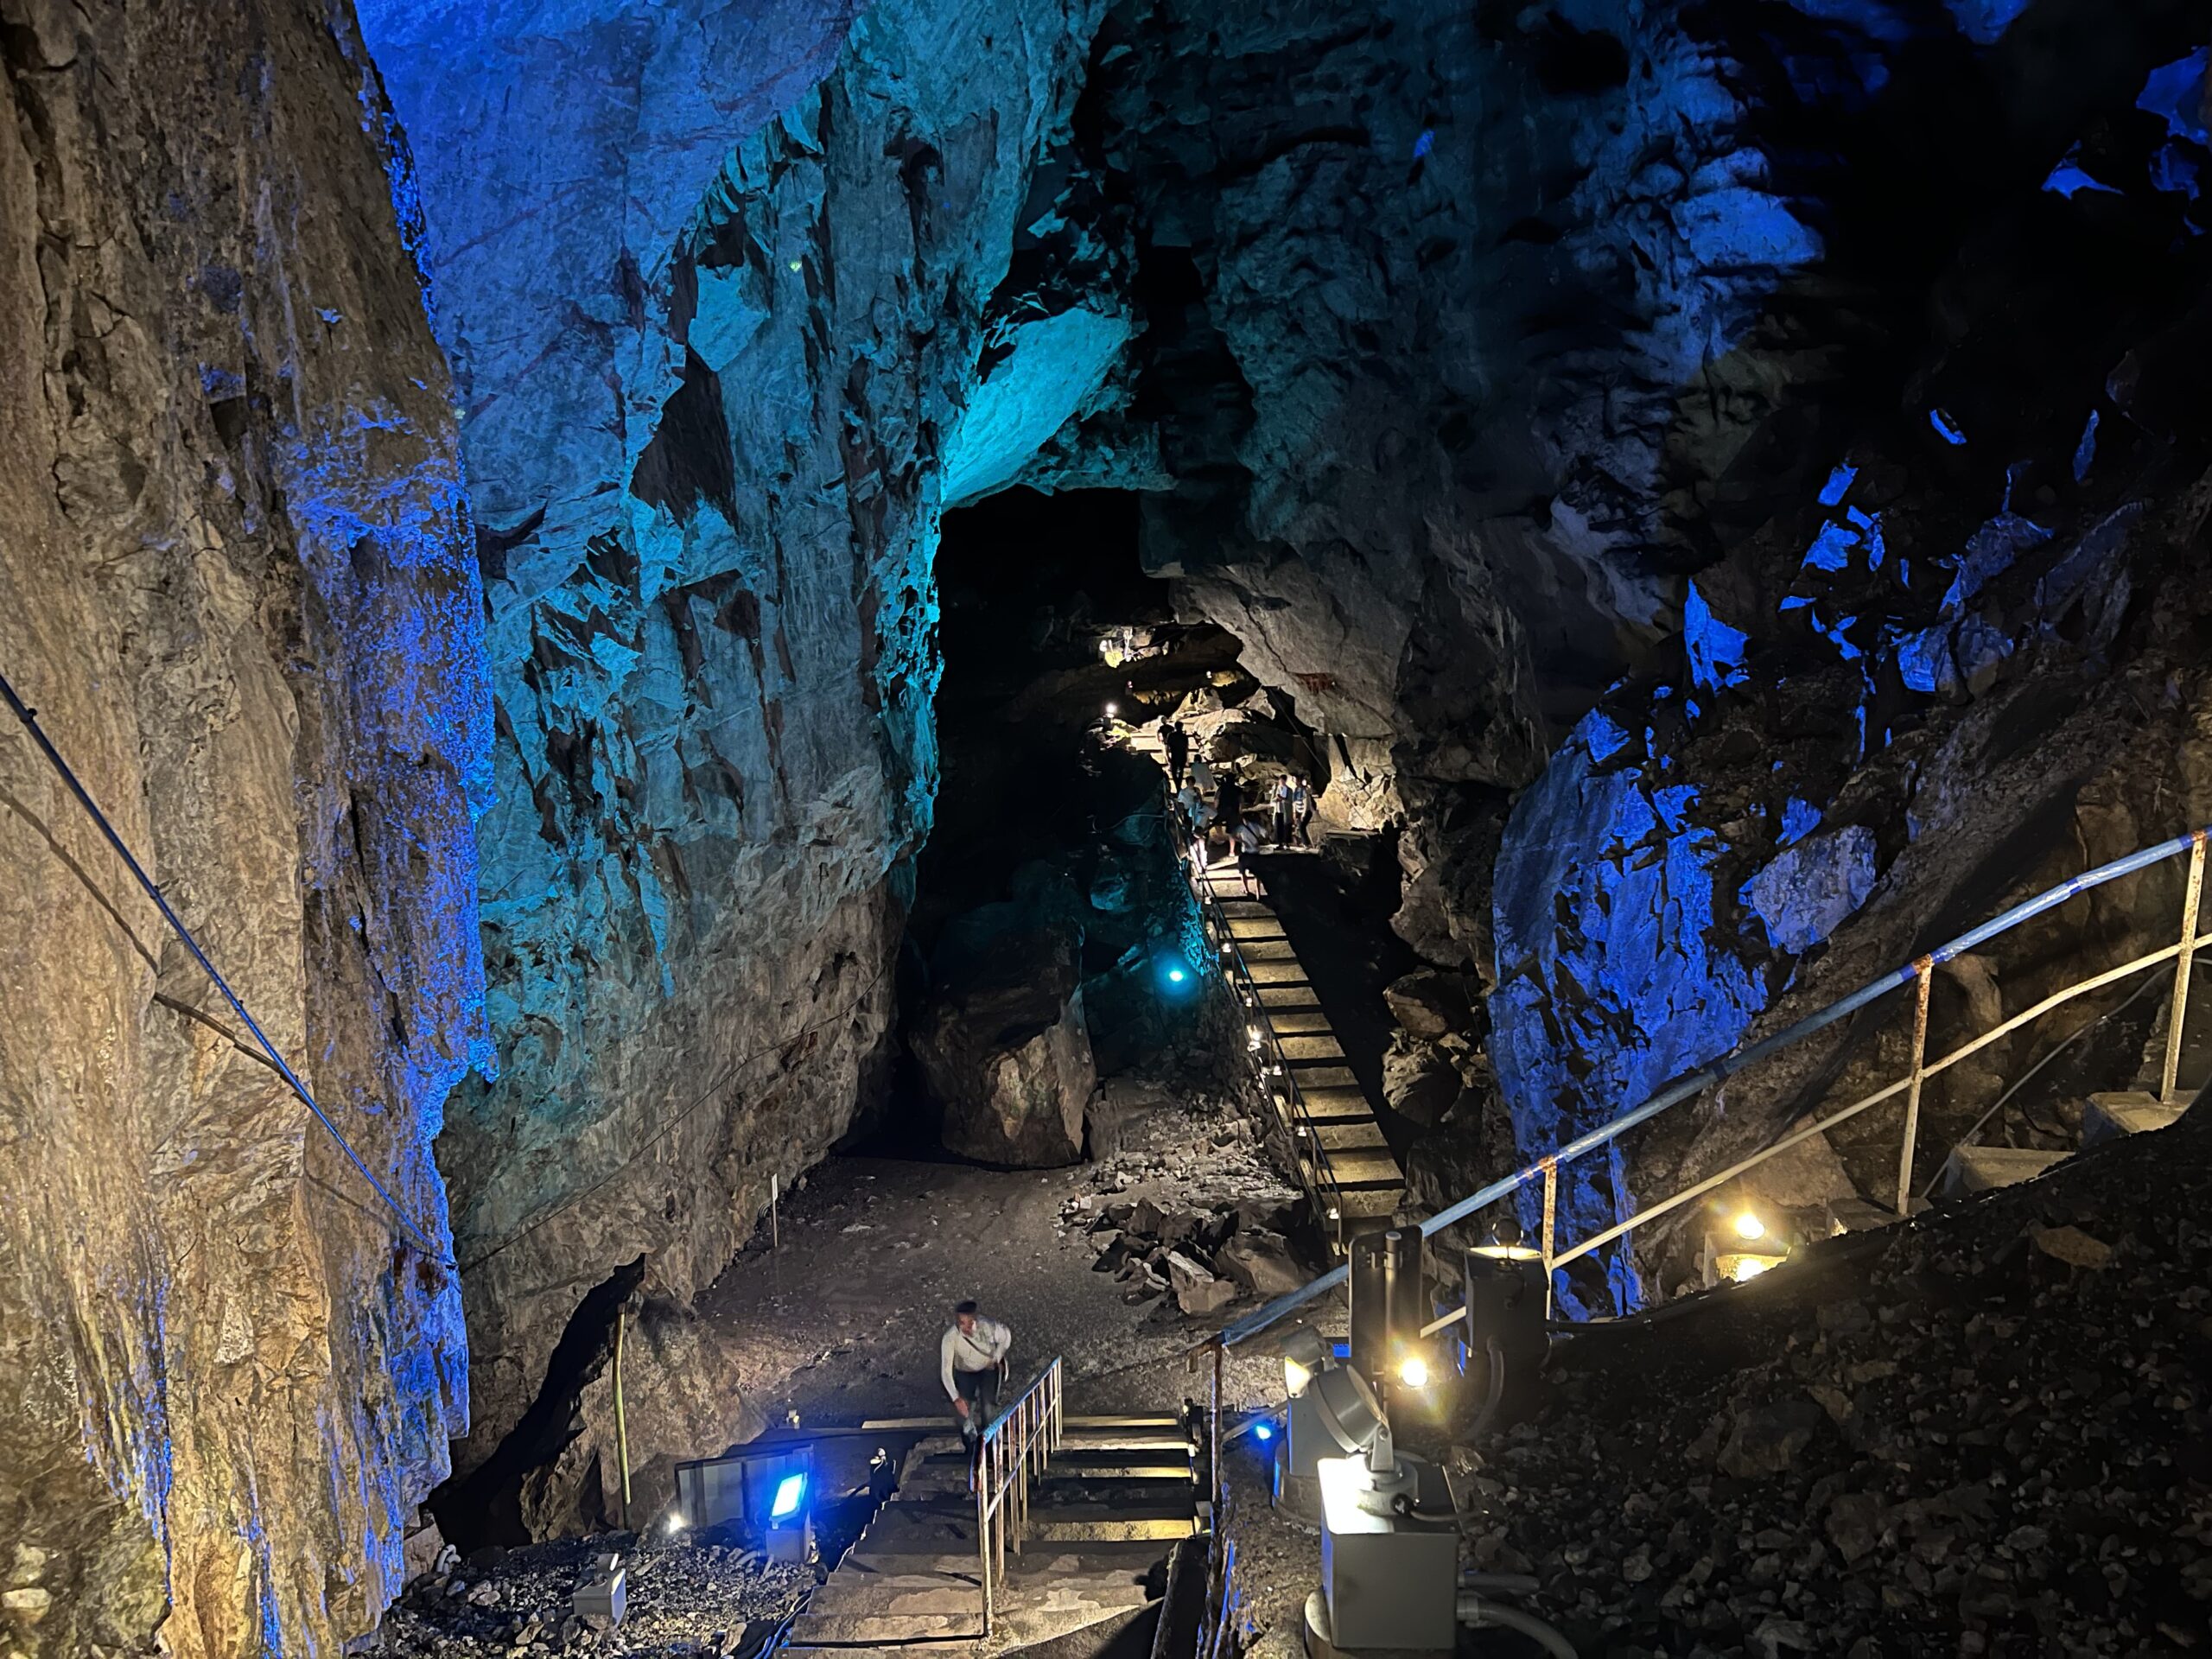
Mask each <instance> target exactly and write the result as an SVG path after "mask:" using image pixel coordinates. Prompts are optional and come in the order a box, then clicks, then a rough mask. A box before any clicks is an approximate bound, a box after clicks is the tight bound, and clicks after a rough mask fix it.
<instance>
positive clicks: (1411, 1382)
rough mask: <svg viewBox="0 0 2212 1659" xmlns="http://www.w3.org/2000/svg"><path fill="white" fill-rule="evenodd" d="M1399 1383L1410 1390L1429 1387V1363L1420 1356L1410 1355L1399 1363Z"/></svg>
mask: <svg viewBox="0 0 2212 1659" xmlns="http://www.w3.org/2000/svg"><path fill="white" fill-rule="evenodd" d="M1398 1381H1399V1382H1401V1383H1404V1384H1405V1385H1406V1386H1407V1387H1408V1388H1409V1389H1425V1388H1427V1386H1428V1362H1427V1360H1425V1359H1423V1358H1422V1357H1421V1356H1420V1355H1419V1354H1408V1355H1407V1356H1406V1357H1404V1358H1403V1359H1402V1360H1400V1361H1399V1362H1398Z"/></svg>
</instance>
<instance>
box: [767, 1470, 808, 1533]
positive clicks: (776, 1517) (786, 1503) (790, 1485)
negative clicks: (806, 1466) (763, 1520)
mask: <svg viewBox="0 0 2212 1659" xmlns="http://www.w3.org/2000/svg"><path fill="white" fill-rule="evenodd" d="M804 1497H806V1476H805V1475H804V1473H800V1474H796V1475H785V1477H784V1478H783V1479H782V1480H781V1481H780V1482H779V1483H778V1484H777V1487H776V1500H775V1502H774V1503H771V1504H770V1505H769V1506H768V1520H769V1523H770V1524H771V1525H773V1524H774V1523H775V1522H779V1521H788V1520H789V1519H791V1516H795V1515H797V1514H798V1506H799V1503H800V1501H801V1500H802V1499H804Z"/></svg>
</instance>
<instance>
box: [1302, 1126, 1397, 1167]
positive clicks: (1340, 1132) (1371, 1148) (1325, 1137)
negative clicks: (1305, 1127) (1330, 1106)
mask: <svg viewBox="0 0 2212 1659" xmlns="http://www.w3.org/2000/svg"><path fill="white" fill-rule="evenodd" d="M1313 1139H1314V1140H1315V1141H1317V1142H1319V1145H1320V1147H1321V1150H1322V1151H1323V1152H1325V1153H1326V1154H1329V1155H1330V1160H1331V1161H1332V1162H1333V1161H1335V1159H1336V1156H1337V1154H1340V1153H1346V1152H1388V1151H1389V1147H1390V1143H1389V1141H1386V1140H1384V1139H1383V1126H1382V1125H1381V1124H1380V1123H1377V1122H1376V1121H1375V1120H1374V1119H1373V1118H1371V1117H1369V1118H1363V1119H1359V1120H1357V1121H1354V1120H1349V1119H1347V1120H1346V1121H1344V1122H1323V1123H1316V1124H1315V1125H1314V1128H1313Z"/></svg>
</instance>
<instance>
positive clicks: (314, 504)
mask: <svg viewBox="0 0 2212 1659" xmlns="http://www.w3.org/2000/svg"><path fill="white" fill-rule="evenodd" d="M412 189H413V180H412V175H411V172H410V162H409V160H408V157H407V155H406V152H405V149H404V145H403V144H402V143H400V142H399V139H398V137H397V131H396V130H395V129H394V128H393V126H392V124H391V117H390V111H389V110H388V108H387V106H386V105H385V100H384V98H383V95H382V92H381V88H380V86H379V85H378V79H377V76H376V72H375V70H374V68H373V67H372V65H371V64H370V61H369V59H368V54H367V53H366V52H365V49H364V48H363V45H362V42H361V40H360V38H359V35H358V34H357V33H356V31H355V29H354V28H353V23H352V15H351V10H350V9H349V8H346V7H343V6H339V7H327V6H322V5H308V4H296V3H289V0H269V3H251V4H243V5H234V6H224V7H218V8H213V9H203V8H197V7H192V8H153V9H148V8H137V7H112V6H97V7H89V8H79V7H76V6H72V5H57V4H50V3H44V0H9V3H7V4H5V5H0V409H4V410H5V411H6V413H5V418H4V426H5V435H4V437H0V594H4V595H5V601H4V603H0V671H4V673H5V674H6V675H7V677H8V679H9V681H10V683H11V684H12V685H13V686H14V688H15V689H16V692H17V693H18V694H19V695H20V696H22V698H23V699H24V700H25V701H26V702H29V704H31V705H32V706H34V707H35V709H37V711H38V715H39V718H40V720H41V722H42V724H43V726H44V728H45V729H46V730H47V732H48V734H49V735H50V737H51V738H52V740H53V741H54V743H55V744H56V745H57V746H58V747H60V750H61V752H62V753H64V755H65V756H66V757H67V759H68V760H69V761H70V762H71V763H72V765H73V766H74V767H75V769H76V770H77V772H78V773H79V777H80V778H81V779H82V781H83V784H84V786H85V787H86V789H87V790H88V791H90V793H91V794H92V798H94V799H95V800H96V801H98V802H99V804H100V805H101V807H102V808H103V809H104V810H105V812H106V813H107V814H108V816H109V817H110V818H111V820H112V822H113V823H114V826H115V829H116V830H117V831H118V833H119V834H120V836H122V837H123V839H124V842H126V843H127V844H128V845H129V846H130V849H132V851H133V853H134V854H135V855H136V856H137V858H138V859H139V860H140V861H142V863H143V865H144V867H145V868H147V870H148V871H149V874H151V875H152V877H153V878H154V879H155V880H157V881H159V882H160V883H161V884H162V886H163V887H164V888H165V889H166V891H167V893H168V897H169V899H171V901H172V902H173V904H174V905H175V909H176V910H177V911H178V912H179V913H180V914H181V916H182V917H183V918H184V919H185V920H186V922H187V923H188V925H190V926H192V927H193V928H194V930H195V931H197V934H198V937H199V938H200V943H201V944H203V945H204V947H205V948H206V950H207V952H208V953H209V955H210V956H211V957H213V960H214V961H215V962H216V963H218V964H219V966H220V967H221V968H222V969H223V970H224V971H225V973H226V975H227V976H228V977H229V979H230V981H231V982H232V985H233V986H234V988H236V990H237V991H238V994H239V995H241V996H242V997H243V998H244V999H245V1002H246V1004H247V1006H248V1007H250V1008H251V1011H252V1013H253V1014H254V1016H255V1017H256V1019H257V1020H258V1021H259V1022H260V1023H261V1025H262V1026H263V1027H264V1029H265V1030H266V1031H267V1032H268V1033H269V1035H270V1038H271V1039H273V1040H274V1041H275V1042H276V1043H277V1045H278V1046H280V1047H281V1048H282V1049H283V1052H285V1053H286V1054H287V1055H288V1057H289V1059H290V1060H291V1062H292V1063H293V1064H294V1065H296V1067H297V1068H298V1070H299V1071H300V1073H301V1075H302V1077H303V1078H304V1080H305V1081H306V1083H307V1084H308V1087H309V1088H310V1089H311V1090H313V1091H314V1092H315V1094H316V1096H318V1098H319V1101H320V1103H321V1106H322V1107H323V1109H325V1110H326V1111H327V1113H328V1114H329V1116H330V1118H331V1120H332V1122H334V1124H336V1126H337V1127H338V1128H340V1129H341V1130H342V1131H343V1132H344V1134H345V1135H346V1137H347V1138H348V1140H349V1141H351V1142H352V1143H353V1146H354V1147H355V1148H356V1149H357V1150H358V1152H359V1155H360V1157H361V1159H362V1160H363V1162H364V1163H365V1165H366V1166H367V1167H368V1168H369V1169H370V1170H371V1171H372V1172H374V1173H375V1174H376V1176H377V1177H378V1179H380V1180H381V1181H382V1182H383V1183H384V1184H385V1186H386V1187H387V1188H388V1189H389V1190H390V1192H391V1194H392V1197H393V1198H394V1200H395V1201H396V1204H397V1209H398V1210H399V1211H401V1212H404V1217H405V1220H404V1222H403V1221H401V1220H400V1219H398V1218H397V1217H395V1216H394V1214H393V1212H392V1211H391V1210H390V1209H388V1208H387V1207H386V1205H385V1201H384V1200H383V1199H382V1198H378V1196H377V1194H376V1193H375V1192H374V1191H373V1190H372V1188H371V1187H370V1186H369V1185H367V1184H366V1183H365V1181H364V1180H363V1179H362V1177H361V1174H360V1173H359V1171H358V1170H356V1169H355V1168H354V1167H353V1166H352V1165H351V1164H350V1163H349V1162H348V1161H347V1160H346V1158H345V1156H344V1154H342V1153H341V1152H340V1151H339V1150H338V1148H337V1147H336V1146H335V1144H334V1142H333V1141H332V1140H331V1138H330V1136H329V1135H327V1133H326V1132H325V1131H324V1130H323V1129H322V1128H321V1127H319V1126H318V1125H317V1124H316V1123H315V1121H314V1119H313V1118H312V1117H310V1116H308V1111H307V1109H305V1107H304V1106H303V1105H302V1103H300V1102H299V1101H298V1100H297V1099H296V1098H295V1097H294V1096H293V1095H292V1094H291V1093H290V1092H289V1090H288V1089H287V1088H286V1087H285V1086H284V1084H283V1083H282V1082H281V1081H280V1080H279V1078H278V1077H277V1076H276V1075H275V1074H274V1073H273V1071H271V1070H270V1068H269V1067H268V1066H267V1065H265V1064H264V1063H263V1062H262V1060H261V1059H260V1058H259V1057H258V1055H257V1054H256V1053H254V1052H252V1050H253V1039H252V1038H251V1036H250V1035H249V1034H248V1033H246V1032H245V1029H244V1028H243V1027H242V1026H241V1025H240V1024H239V1022H238V1020H237V1019H236V1017H235V1016H234V1015H233V1014H232V1012H231V1011H230V1010H229V1009H228V1008H227V1007H225V1005H224V1004H223V1002H222V1001H221V999H220V997H219V995H218V993H217V992H216V991H215V989H214V988H213V986H212V985H211V984H210V983H209V982H208V981H207V978H206V977H205V976H203V975H202V974H201V973H200V970H199V969H197V968H196V967H195V966H194V964H193V963H192V961H191V959H190V958H189V957H188V955H187V954H186V953H185V951H184V950H183V947H182V946H181V944H178V943H177V942H176V941H175V939H174V938H172V937H171V935H170V934H169V932H168V930H167V928H166V927H165V925H164V924H163V922H162V918H160V916H159V915H158V914H157V913H156V911H155V909H154V907H153V906H152V905H151V904H150V903H149V902H148V900H147V899H145V898H144V896H143V894H142V893H140V892H139V891H138V890H137V888H136V887H134V886H133V885H132V882H131V880H130V876H129V875H128V874H127V873H126V871H125V870H124V868H123V867H122V865H121V864H120V863H119V861H118V860H117V858H116V857H115V855H114V854H113V853H112V851H111V849H109V847H108V846H107V845H106V844H105V842H103V841H102V840H101V838H100V836H99V832H98V831H97V830H96V829H94V827H93V825H92V823H91V822H90V821H89V819H88V818H87V817H86V815H85V814H84V813H83V812H82V811H81V810H80V809H79V805H78V804H77V803H76V802H75V801H74V800H73V799H72V798H70V796H69V795H68V794H67V793H66V792H65V791H64V789H63V786H62V785H61V784H60V781H59V779H57V778H56V777H55V776H54V773H53V772H51V771H49V770H48V767H47V766H46V763H45V762H44V761H43V760H41V758H40V756H39V754H38V753H37V752H36V751H35V749H34V748H33V747H32V746H31V744H30V742H29V739H28V738H27V736H26V735H25V734H24V733H23V732H22V730H21V728H19V727H18V726H17V724H16V721H15V719H14V718H13V716H12V715H0V1650H4V1651H6V1652H8V1653H10V1654H12V1655H22V1656H26V1659H89V1656H112V1655H122V1654H126V1653H127V1654H134V1655H135V1654H141V1653H147V1652H152V1651H155V1650H156V1643H158V1644H159V1649H160V1650H161V1651H163V1652H167V1653H169V1654H172V1655H175V1656H178V1659H231V1656H234V1655H237V1654H239V1653H244V1652H249V1651H254V1652H257V1651H261V1650H263V1649H264V1645H266V1646H268V1647H271V1648H281V1649H283V1651H286V1652H308V1651H315V1652H320V1653H328V1652H334V1651H335V1650H336V1649H337V1648H338V1646H339V1645H340V1643H342V1642H344V1641H345V1640H346V1638H348V1637H352V1636H354V1635H356V1634H358V1633H359V1632H361V1631H363V1630H366V1629H367V1628H368V1627H369V1626H370V1625H371V1624H372V1623H373V1622H374V1621H375V1619H376V1617H377V1615H378V1612H379V1611H381V1610H382V1608H383V1606H384V1605H385V1602H386V1600H387V1599H389V1598H390V1597H391V1596H392V1595H393V1594H395V1593H397V1590H398V1588H399V1585H400V1581H401V1576H402V1570H403V1569H402V1560H401V1531H402V1528H403V1526H404V1524H405V1523H406V1522H408V1520H409V1519H410V1517H411V1516H412V1515H413V1512H414V1508H415V1505H416V1503H417V1502H418V1501H419V1500H420V1499H421V1497H423V1494H424V1493H425V1492H426V1491H428V1490H429V1487H430V1485H431V1484H433V1483H435V1481H436V1480H437V1479H438V1478H440V1477H441V1476H442V1474H443V1473H444V1471H445V1468H446V1457H447V1453H446V1447H447V1443H448V1439H449V1438H450V1437H451V1436H453V1435H455V1434H457V1433H461V1432H462V1430H463V1429H464V1428H465V1427H466V1425H467V1403H466V1393H465V1390H466V1383H465V1378H464V1375H463V1369H464V1365H465V1361H466V1342H465V1338H464V1335H463V1332H462V1328H461V1304H460V1294H459V1289H458V1286H457V1284H456V1282H455V1281H454V1277H453V1275H452V1273H451V1271H450V1269H449V1268H447V1267H446V1266H444V1265H442V1262H441V1260H440V1258H441V1257H442V1255H444V1253H445V1249H446V1248H447V1246H446V1222H445V1190H444V1185H443V1183H442V1181H441V1179H440V1178H439V1173H438V1171H437V1170H436V1168H435V1166H433V1164H432V1161H431V1141H432V1139H433V1137H434V1136H435V1135H436V1134H437V1132H438V1128H439V1125H440V1123H441V1122H442V1117H443V1114H444V1110H445V1101H446V1096H447V1095H448V1092H449V1091H450V1090H451V1089H452V1088H453V1086H454V1084H455V1082H456V1081H457V1080H458V1079H459V1078H460V1077H461V1074H462V1073H463V1072H464V1071H466V1070H467V1068H468V1067H469V1066H471V1065H480V1064H486V1063H488V1060H489V1052H488V1049H487V1048H486V1046H485V1043H484V1034H485V1033H484V1025H483V1020H482V1007H481V1003H482V998H483V969H482V957H481V955H480V950H479V944H478V932H477V891H478V887H477V864H476V854H475V844H474V829H475V821H476V815H477V813H478V812H479V811H480V810H481V809H482V808H483V807H484V805H485V804H486V802H487V801H488V799H489V796H490V786H491V779H490V767H489V750H490V745H491V741H492V712H491V705H490V698H489V692H488V686H487V683H486V671H485V665H484V656H483V633H482V615H483V597H482V594H481V593H480V590H479V588H478V583H477V575H476V569H475V562H474V544H473V541H472V538H471V537H470V534H469V521H468V512H467V503H466V500H465V499H464V497H463V494H462V488H461V460H460V455H459V452H458V442H457V438H456V436H455V433H454V421H453V414H452V410H453V405H454V397H453V393H452V389H451V385H450V382H449V379H448V374H447V371H446V368H445V365H444V362H443V359H442V357H441V355H440V353H439V351H438V349H437V346H436V345H435V341H434V340H433V339H432V337H431V334H430V330H429V326H428V324H427V323H426V322H425V321H424V318H423V291H422V273H421V271H420V270H419V268H418V265H417V263H416V258H415V257H413V256H414V255H415V254H416V253H417V252H418V251H419V245H420V236H421V232H422V226H421V223H420V220H419V218H418V217H417V216H416V214H415V213H414V212H413V208H412V203H411V200H410V198H411V194H412ZM410 1225H411V1226H412V1227H413V1228H414V1229H416V1230H417V1232H418V1233H419V1234H421V1235H422V1236H423V1244H420V1245H418V1244H416V1243H410V1242H408V1241H407V1238H406V1229H407V1227H408V1226H410ZM425 1247H427V1248H425ZM157 1630H158V1636H157V1634H156V1631H157Z"/></svg>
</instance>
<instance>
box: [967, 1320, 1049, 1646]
mask: <svg viewBox="0 0 2212 1659" xmlns="http://www.w3.org/2000/svg"><path fill="white" fill-rule="evenodd" d="M1064 1433H1065V1417H1064V1415H1063V1414H1062V1412H1061V1409H1060V1362H1059V1360H1058V1357H1054V1358H1053V1360H1052V1363H1050V1364H1048V1365H1046V1367H1045V1368H1044V1369H1043V1370H1041V1371H1039V1373H1038V1374H1037V1375H1036V1376H1035V1377H1034V1378H1033V1379H1032V1380H1031V1381H1030V1383H1029V1385H1028V1386H1027V1388H1025V1389H1022V1391H1021V1392H1020V1394H1018V1395H1015V1396H1014V1399H1013V1400H1012V1401H1010V1402H1008V1403H1007V1405H1005V1406H1004V1407H1002V1408H1001V1409H1000V1411H999V1414H998V1415H997V1416H995V1417H994V1418H992V1419H991V1421H989V1422H988V1423H987V1424H986V1425H984V1427H983V1432H982V1435H981V1436H980V1437H979V1440H978V1443H977V1446H976V1546H977V1549H978V1551H979V1553H980V1554H981V1555H982V1569H983V1571H982V1579H983V1634H984V1635H985V1636H986V1637H988V1636H989V1635H990V1634H991V1633H992V1626H993V1623H994V1621H995V1618H996V1617H997V1612H998V1600H997V1595H998V1586H999V1585H1000V1584H1001V1583H1002V1582H1003V1581H1004V1580H1005V1578H1006V1554H1007V1546H1008V1545H1009V1544H1011V1545H1012V1546H1013V1548H1014V1554H1015V1555H1016V1556H1019V1555H1020V1554H1021V1546H1022V1543H1023V1541H1024V1540H1025V1539H1026V1537H1027V1534H1028V1530H1029V1497H1030V1491H1029V1488H1030V1483H1031V1482H1032V1481H1033V1480H1036V1479H1041V1478H1043V1477H1044V1473H1045V1471H1046V1467H1047V1466H1048V1465H1050V1464H1051V1462H1052V1453H1053V1452H1057V1451H1058V1450H1059V1449H1060V1443H1061V1440H1062V1438H1063V1435H1064Z"/></svg>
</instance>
